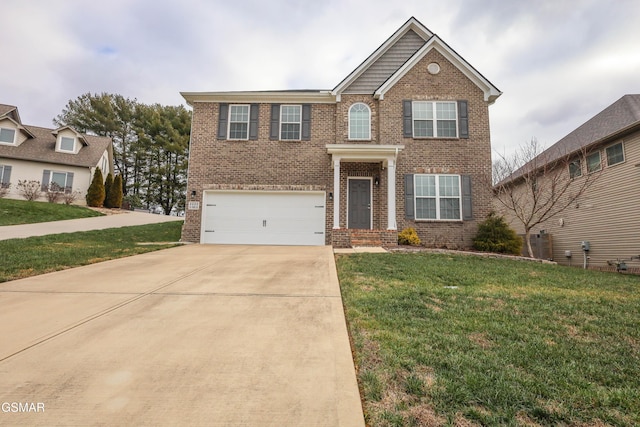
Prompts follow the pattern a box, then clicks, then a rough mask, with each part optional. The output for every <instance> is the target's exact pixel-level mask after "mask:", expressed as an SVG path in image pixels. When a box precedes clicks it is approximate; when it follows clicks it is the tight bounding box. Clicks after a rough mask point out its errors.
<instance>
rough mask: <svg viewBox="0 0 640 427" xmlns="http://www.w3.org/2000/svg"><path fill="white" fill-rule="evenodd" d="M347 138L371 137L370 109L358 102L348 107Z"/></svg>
mask: <svg viewBox="0 0 640 427" xmlns="http://www.w3.org/2000/svg"><path fill="white" fill-rule="evenodd" d="M349 139H371V110H370V109H369V106H368V105H367V104H364V103H362V102H358V103H356V104H353V105H352V106H351V108H349Z"/></svg>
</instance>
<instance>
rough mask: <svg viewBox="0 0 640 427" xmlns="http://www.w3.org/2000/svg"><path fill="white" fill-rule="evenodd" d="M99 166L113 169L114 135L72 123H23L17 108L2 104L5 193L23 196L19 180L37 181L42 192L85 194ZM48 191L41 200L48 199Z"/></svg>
mask: <svg viewBox="0 0 640 427" xmlns="http://www.w3.org/2000/svg"><path fill="white" fill-rule="evenodd" d="M96 167H100V169H101V170H102V171H103V174H104V175H103V176H106V174H108V173H109V172H113V145H112V141H111V138H106V137H100V136H93V135H85V134H81V133H79V132H77V131H76V130H74V129H73V128H71V127H69V126H64V127H61V128H58V129H47V128H42V127H37V126H29V125H25V124H23V123H22V120H21V119H20V114H19V113H18V108H17V107H15V106H13V105H4V104H0V185H2V186H4V187H5V188H6V187H8V188H9V192H8V194H7V195H6V196H5V197H9V198H14V199H20V198H22V196H21V195H20V193H19V191H18V188H17V186H18V182H19V181H38V182H39V183H40V186H41V189H42V191H43V192H46V191H54V190H55V191H59V192H64V193H71V192H74V191H77V192H78V197H77V198H76V200H75V201H74V203H77V204H85V203H86V201H85V195H86V193H87V189H88V188H89V185H90V184H91V179H92V178H93V173H94V172H95V169H96ZM45 199H46V197H45V194H43V195H42V200H45Z"/></svg>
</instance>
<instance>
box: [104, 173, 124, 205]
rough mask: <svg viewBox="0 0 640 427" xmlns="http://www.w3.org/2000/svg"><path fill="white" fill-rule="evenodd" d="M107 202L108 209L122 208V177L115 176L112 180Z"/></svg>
mask: <svg viewBox="0 0 640 427" xmlns="http://www.w3.org/2000/svg"><path fill="white" fill-rule="evenodd" d="M105 185H106V184H105ZM108 200H109V207H110V208H118V209H120V208H121V207H122V175H116V177H115V178H113V182H112V183H111V190H110V191H109V196H108Z"/></svg>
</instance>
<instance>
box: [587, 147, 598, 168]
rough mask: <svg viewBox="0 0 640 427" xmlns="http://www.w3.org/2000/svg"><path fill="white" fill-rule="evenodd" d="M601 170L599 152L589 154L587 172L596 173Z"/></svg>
mask: <svg viewBox="0 0 640 427" xmlns="http://www.w3.org/2000/svg"><path fill="white" fill-rule="evenodd" d="M600 168H601V161H600V151H596V152H595V153H592V154H589V155H588V156H587V172H588V173H592V172H597V171H599V170H600Z"/></svg>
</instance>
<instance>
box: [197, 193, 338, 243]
mask: <svg viewBox="0 0 640 427" xmlns="http://www.w3.org/2000/svg"><path fill="white" fill-rule="evenodd" d="M202 224H203V228H202V239H201V241H202V242H203V243H218V244H242V245H324V244H325V193H324V192H267V191H241V192H226V191H209V192H205V194H204V210H203V221H202Z"/></svg>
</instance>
